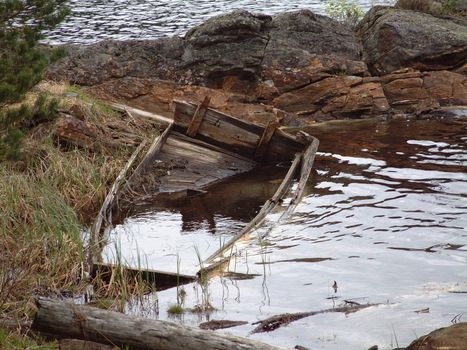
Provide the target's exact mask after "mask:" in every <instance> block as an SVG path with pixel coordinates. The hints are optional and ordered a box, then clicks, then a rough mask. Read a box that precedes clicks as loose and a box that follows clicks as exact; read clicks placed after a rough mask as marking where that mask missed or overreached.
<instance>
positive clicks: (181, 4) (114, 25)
mask: <svg viewBox="0 0 467 350" xmlns="http://www.w3.org/2000/svg"><path fill="white" fill-rule="evenodd" d="M356 2H357V3H358V4H359V5H360V6H361V7H362V8H363V9H364V10H368V8H369V7H370V6H371V4H384V3H386V4H388V3H391V2H392V1H390V0H380V1H377V0H376V1H374V0H357V1H356ZM68 3H69V6H70V8H71V11H72V13H71V15H70V16H69V18H68V19H67V20H66V22H65V23H63V24H61V25H60V27H59V28H57V29H56V30H54V31H52V32H50V33H48V38H47V40H46V42H48V43H50V44H63V43H79V44H90V43H94V42H96V41H100V40H104V39H118V40H125V39H154V38H159V37H162V36H168V35H169V36H172V35H184V34H185V32H186V31H187V30H188V29H190V28H192V27H193V26H195V25H198V24H200V23H202V22H203V21H205V20H206V19H208V18H210V17H212V16H216V15H220V14H225V13H227V12H230V11H233V10H236V9H245V10H248V11H251V12H263V13H267V14H274V13H278V12H283V11H291V10H296V9H303V8H307V9H310V10H312V11H314V12H316V13H321V14H324V11H325V4H326V1H324V0H280V1H273V0H218V1H211V0H188V1H180V0H111V1H109V0H70V1H69V2H68Z"/></svg>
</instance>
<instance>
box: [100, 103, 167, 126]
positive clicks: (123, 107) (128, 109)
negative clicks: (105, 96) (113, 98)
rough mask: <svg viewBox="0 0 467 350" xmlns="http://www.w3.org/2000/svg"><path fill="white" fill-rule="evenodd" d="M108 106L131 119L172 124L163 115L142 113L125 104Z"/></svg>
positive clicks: (140, 110)
mask: <svg viewBox="0 0 467 350" xmlns="http://www.w3.org/2000/svg"><path fill="white" fill-rule="evenodd" d="M109 105H110V106H111V107H112V108H113V109H115V110H117V111H120V112H125V113H127V114H129V115H131V116H132V117H133V118H135V117H138V118H145V119H151V120H153V121H156V122H159V123H161V124H171V123H172V122H173V119H171V118H167V117H164V116H163V115H160V114H155V113H151V112H148V111H144V110H142V109H138V108H134V107H130V106H128V105H125V104H121V103H114V102H109ZM135 119H136V118H135Z"/></svg>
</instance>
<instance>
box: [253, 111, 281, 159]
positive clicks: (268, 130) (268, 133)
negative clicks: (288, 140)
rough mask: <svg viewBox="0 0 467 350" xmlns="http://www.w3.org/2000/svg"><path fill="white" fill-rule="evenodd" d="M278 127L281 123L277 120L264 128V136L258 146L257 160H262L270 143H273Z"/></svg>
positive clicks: (256, 151)
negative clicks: (272, 139)
mask: <svg viewBox="0 0 467 350" xmlns="http://www.w3.org/2000/svg"><path fill="white" fill-rule="evenodd" d="M278 126H279V122H278V121H277V120H271V121H270V122H269V123H268V125H267V126H266V127H265V128H264V131H263V135H261V139H260V140H259V142H258V146H256V150H255V158H262V157H263V156H264V154H265V153H266V150H267V147H268V145H269V141H271V138H272V135H274V132H275V131H276V129H277V127H278Z"/></svg>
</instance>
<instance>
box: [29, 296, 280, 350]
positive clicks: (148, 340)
mask: <svg viewBox="0 0 467 350" xmlns="http://www.w3.org/2000/svg"><path fill="white" fill-rule="evenodd" d="M36 305H37V313H36V315H35V317H34V321H33V325H32V329H33V330H35V331H38V332H39V333H41V334H42V335H44V336H46V337H52V338H55V339H56V338H72V339H83V340H91V341H95V342H98V343H103V344H110V345H113V346H118V347H121V348H131V349H136V350H142V349H145V350H204V349H213V350H255V349H256V350H278V348H277V347H274V346H271V345H268V344H265V343H261V342H259V341H255V340H252V339H247V338H241V337H237V336H233V335H230V334H222V333H216V332H212V331H205V330H201V329H199V328H193V327H187V326H182V325H179V324H177V323H174V322H167V321H159V320H151V319H142V318H138V317H134V316H129V315H125V314H122V313H119V312H114V311H108V310H102V309H98V308H94V307H90V306H84V305H76V304H73V303H71V302H63V301H58V300H52V299H43V298H41V299H37V300H36Z"/></svg>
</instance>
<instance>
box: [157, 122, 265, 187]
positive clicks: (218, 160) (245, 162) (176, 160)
mask: <svg viewBox="0 0 467 350" xmlns="http://www.w3.org/2000/svg"><path fill="white" fill-rule="evenodd" d="M158 159H159V160H161V161H163V162H165V163H167V164H168V165H169V167H170V168H171V169H170V171H169V172H168V173H167V174H166V175H165V176H162V177H160V179H159V180H160V186H159V192H161V193H162V192H175V191H186V190H189V189H190V190H200V189H202V188H205V187H206V186H207V185H210V184H213V183H216V182H219V181H221V180H223V179H225V178H227V177H230V176H233V175H236V174H239V173H244V172H247V171H249V170H251V169H253V168H254V167H255V166H256V165H257V163H256V162H255V161H253V160H252V159H248V158H246V157H242V156H240V155H238V154H235V153H232V152H229V151H226V150H224V149H222V148H220V147H217V146H214V145H211V144H209V143H206V142H203V141H200V140H197V139H193V138H191V137H188V136H186V135H183V134H180V133H178V132H174V131H172V132H171V134H170V137H169V138H168V139H167V142H165V144H164V147H163V148H162V152H160V154H159V158H158Z"/></svg>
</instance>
